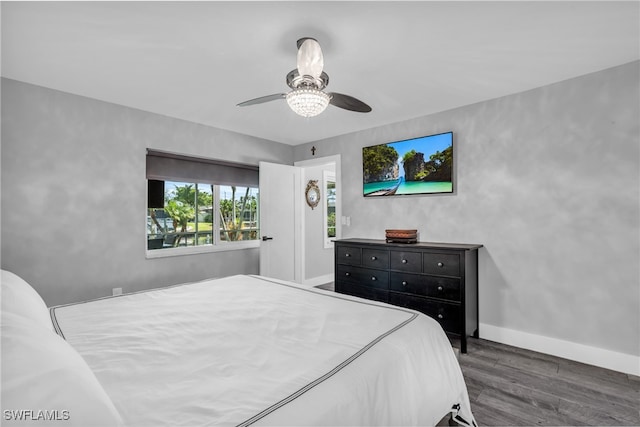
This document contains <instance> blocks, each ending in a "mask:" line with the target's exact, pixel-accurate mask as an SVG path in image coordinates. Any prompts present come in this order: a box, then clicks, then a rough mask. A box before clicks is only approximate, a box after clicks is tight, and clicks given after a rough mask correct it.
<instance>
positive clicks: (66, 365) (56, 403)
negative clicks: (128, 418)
mask: <svg viewBox="0 0 640 427" xmlns="http://www.w3.org/2000/svg"><path fill="white" fill-rule="evenodd" d="M1 332H2V333H1V335H2V353H1V356H2V380H1V383H0V387H1V388H2V415H1V416H2V425H3V426H9V425H20V426H24V425H37V426H48V425H52V426H53V425H55V426H79V427H90V426H121V425H123V422H122V418H121V417H120V414H119V413H118V411H117V410H116V408H115V406H114V405H113V402H112V401H111V399H109V397H108V396H107V393H106V392H105V391H104V389H103V388H102V386H101V385H100V383H99V382H98V380H97V378H96V377H95V375H94V374H93V372H92V371H91V369H90V368H89V366H88V365H87V364H86V362H85V361H84V359H83V358H82V356H80V354H78V352H76V351H75V350H74V349H73V348H72V347H71V345H69V344H68V343H67V342H66V341H65V340H64V339H62V338H61V337H59V336H58V335H56V334H55V332H52V331H51V330H49V329H47V328H44V327H42V326H40V325H37V324H34V323H33V322H31V321H30V320H29V319H26V318H25V317H23V316H19V315H16V314H13V313H4V312H3V313H2V326H1ZM19 418H21V420H20V419H19Z"/></svg>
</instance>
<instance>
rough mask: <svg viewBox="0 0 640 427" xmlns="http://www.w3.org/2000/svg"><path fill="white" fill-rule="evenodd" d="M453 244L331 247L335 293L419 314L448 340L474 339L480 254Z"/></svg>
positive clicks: (357, 242)
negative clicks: (433, 321)
mask: <svg viewBox="0 0 640 427" xmlns="http://www.w3.org/2000/svg"><path fill="white" fill-rule="evenodd" d="M481 247H482V245H470V244H457V243H426V242H424V243H422V242H420V243H410V244H406V243H387V242H386V241H384V240H370V239H341V240H336V241H335V290H336V292H340V293H343V294H348V295H354V296H358V297H361V298H366V299H371V300H376V301H382V302H386V303H389V304H393V305H398V306H402V307H406V308H411V309H413V310H417V311H420V312H422V313H425V314H427V315H428V316H431V317H433V318H434V319H436V320H437V321H438V322H439V323H440V325H442V328H443V329H444V330H445V332H447V333H448V334H451V335H453V336H457V337H460V351H461V352H462V353H466V352H467V337H468V336H470V335H472V336H474V337H476V338H477V337H478V249H479V248H481Z"/></svg>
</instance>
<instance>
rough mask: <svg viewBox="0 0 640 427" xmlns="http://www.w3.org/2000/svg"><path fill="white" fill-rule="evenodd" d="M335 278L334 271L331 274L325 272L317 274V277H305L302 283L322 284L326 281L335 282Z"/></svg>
mask: <svg viewBox="0 0 640 427" xmlns="http://www.w3.org/2000/svg"><path fill="white" fill-rule="evenodd" d="M333 279H334V275H333V273H331V274H325V275H324V276H317V277H312V278H311V279H305V280H304V281H303V282H302V284H303V285H308V286H320V285H324V284H326V283H331V282H333Z"/></svg>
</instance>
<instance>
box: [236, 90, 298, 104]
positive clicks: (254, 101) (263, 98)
mask: <svg viewBox="0 0 640 427" xmlns="http://www.w3.org/2000/svg"><path fill="white" fill-rule="evenodd" d="M286 96H287V95H286V94H285V93H276V94H273V95H267V96H261V97H260V98H255V99H250V100H248V101H244V102H241V103H240V104H238V107H246V106H247V105H256V104H262V103H264V102H270V101H275V100H276V99H284V98H285V97H286Z"/></svg>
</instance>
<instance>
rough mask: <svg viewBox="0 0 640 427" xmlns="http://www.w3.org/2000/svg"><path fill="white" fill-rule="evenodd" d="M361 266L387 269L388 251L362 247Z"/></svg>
mask: <svg viewBox="0 0 640 427" xmlns="http://www.w3.org/2000/svg"><path fill="white" fill-rule="evenodd" d="M362 266H363V267H372V268H380V269H384V270H388V269H389V251H381V250H376V249H364V248H363V249H362Z"/></svg>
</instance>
